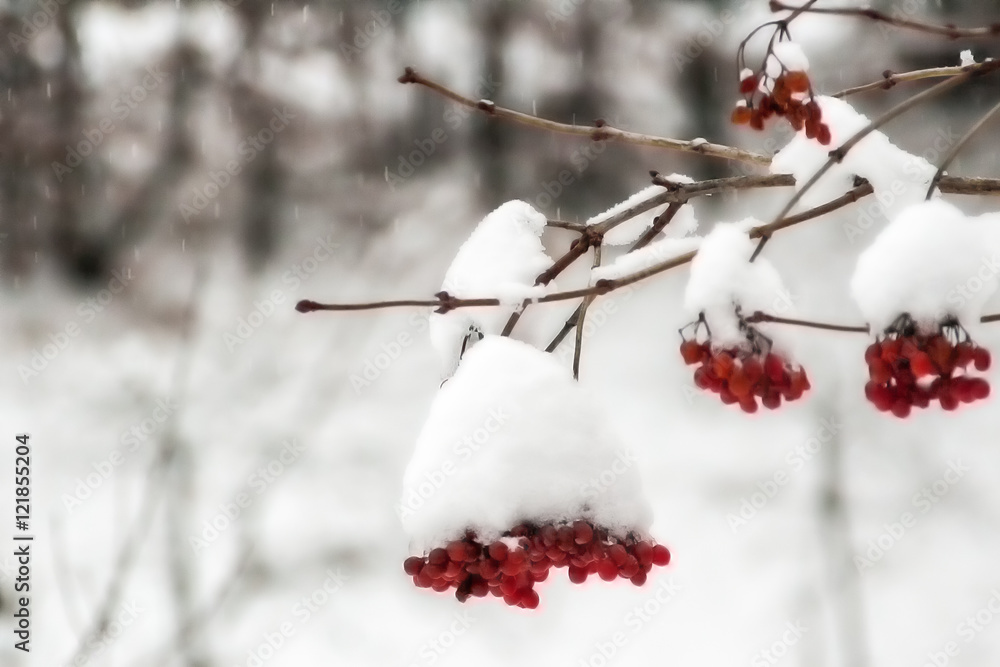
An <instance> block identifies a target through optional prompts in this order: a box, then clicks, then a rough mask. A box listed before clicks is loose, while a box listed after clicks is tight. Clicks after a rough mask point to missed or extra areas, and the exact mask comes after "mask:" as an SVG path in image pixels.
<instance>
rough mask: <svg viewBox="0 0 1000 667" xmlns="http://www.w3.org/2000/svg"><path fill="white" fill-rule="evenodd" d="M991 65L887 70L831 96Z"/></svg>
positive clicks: (952, 74)
mask: <svg viewBox="0 0 1000 667" xmlns="http://www.w3.org/2000/svg"><path fill="white" fill-rule="evenodd" d="M988 65H989V61H987V62H983V63H976V64H975V65H956V66H955V67H932V68H930V69H920V70H914V71H912V72H898V73H897V72H893V71H891V70H885V71H884V72H882V78H881V79H880V80H878V81H872V82H871V83H866V84H864V85H861V86H855V87H853V88H847V89H845V90H841V91H840V92H838V93H833V94H832V95H830V97H840V98H843V97H848V96H849V95H855V94H857V93H864V92H867V91H869V90H888V89H890V88H892V87H893V86H895V85H896V84H897V83H902V82H904V81H921V80H923V79H943V78H947V77H952V76H958V75H959V74H964V73H966V72H972V73H976V72H978V71H980V70H982V69H983V68H985V67H986V66H988Z"/></svg>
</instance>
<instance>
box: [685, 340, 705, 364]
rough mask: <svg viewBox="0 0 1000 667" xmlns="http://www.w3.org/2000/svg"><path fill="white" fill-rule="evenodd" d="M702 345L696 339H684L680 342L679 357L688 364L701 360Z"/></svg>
mask: <svg viewBox="0 0 1000 667" xmlns="http://www.w3.org/2000/svg"><path fill="white" fill-rule="evenodd" d="M701 353H702V347H701V345H699V344H698V342H697V341H693V340H686V341H684V342H683V343H681V357H683V358H684V363H686V364H687V365H689V366H692V365H694V364H697V363H698V362H700V361H701Z"/></svg>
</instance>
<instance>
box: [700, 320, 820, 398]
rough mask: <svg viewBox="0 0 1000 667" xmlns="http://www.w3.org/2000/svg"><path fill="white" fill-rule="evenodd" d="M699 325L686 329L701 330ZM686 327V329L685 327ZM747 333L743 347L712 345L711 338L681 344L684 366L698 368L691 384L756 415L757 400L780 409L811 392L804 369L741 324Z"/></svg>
mask: <svg viewBox="0 0 1000 667" xmlns="http://www.w3.org/2000/svg"><path fill="white" fill-rule="evenodd" d="M701 324H702V323H701V322H694V323H692V324H691V325H688V327H691V326H693V327H695V331H697V330H698V328H700V325H701ZM685 328H687V327H685ZM741 328H742V329H743V330H744V331H746V333H747V340H746V343H745V344H744V345H738V346H733V347H717V346H713V345H712V342H711V338H710V337H709V338H708V339H707V340H705V341H703V342H698V340H696V339H692V340H683V341H682V342H681V356H682V357H683V359H684V363H686V364H688V365H689V366H697V367H698V368H696V369H695V371H694V383H695V385H696V386H697V387H698V388H699V389H705V390H708V391H711V392H714V393H716V394H718V395H719V398H721V399H722V402H723V403H725V404H726V405H733V404H736V403H739V406H740V408H741V409H742V410H743V411H744V412H746V413H749V414H752V413H754V412H757V407H758V404H757V400H758V399H760V404H761V405H763V406H764V407H765V408H768V409H769V410H776V409H778V408H779V407H781V401H782V399H784V400H785V401H796V400H798V399H800V398H802V395H803V394H804V393H805V392H806V391H808V390H809V389H810V384H809V378H808V377H807V376H806V371H805V369H804V368H802V367H801V366H798V365H794V364H792V363H791V362H790V361H789V360H787V359H785V358H784V357H782V356H781V355H780V354H778V353H777V352H775V351H774V350H773V349H772V346H771V344H770V341H769V340H768V339H767V338H766V337H765V336H764V335H763V334H761V333H760V332H759V331H757V330H756V329H755V328H754V327H753V326H752V325H749V324H746V323H745V321H743V322H741Z"/></svg>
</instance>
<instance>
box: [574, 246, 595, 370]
mask: <svg viewBox="0 0 1000 667" xmlns="http://www.w3.org/2000/svg"><path fill="white" fill-rule="evenodd" d="M600 265H601V244H597V245H595V246H594V264H593V267H592V269H596V268H597V267H599V266H600ZM593 301H594V297H592V296H587V297H584V298H583V303H581V304H580V306H579V307H578V308H577V309H576V310H577V312H578V313H579V315H578V316H577V321H576V345H575V346H574V348H573V379H575V380H579V379H580V356H581V355H582V354H583V324H584V322H585V321H586V320H587V308H589V307H590V304H591V303H592V302H593Z"/></svg>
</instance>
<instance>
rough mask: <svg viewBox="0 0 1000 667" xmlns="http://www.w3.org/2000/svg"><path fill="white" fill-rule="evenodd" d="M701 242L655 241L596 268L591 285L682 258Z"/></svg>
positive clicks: (687, 239)
mask: <svg viewBox="0 0 1000 667" xmlns="http://www.w3.org/2000/svg"><path fill="white" fill-rule="evenodd" d="M687 208H689V205H685V206H684V208H682V209H681V210H680V211H678V213H677V214H678V215H680V214H681V212H683V211H684V209H687ZM671 224H673V223H671ZM669 228H670V225H668V226H667V229H669ZM701 240H702V239H701V237H700V236H688V237H685V238H664V239H660V240H658V241H653V242H652V243H650V244H649V245H648V246H646V247H644V248H639V249H638V250H633V251H632V252H629V253H626V254H624V255H621V256H619V257H617V258H615V261H614V262H612V263H611V264H608V265H606V266H598V267H595V268H594V269H593V270H591V272H590V279H591V284H593V283H595V282H597V281H598V280H615V279H617V278H622V277H624V276H627V275H630V274H633V273H636V272H637V271H642V270H643V269H648V268H649V267H651V266H656V265H657V264H659V263H661V262H665V261H666V260H668V259H673V258H675V257H680V256H681V255H684V254H686V253H689V252H691V251H693V250H697V249H698V246H699V245H701Z"/></svg>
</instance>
